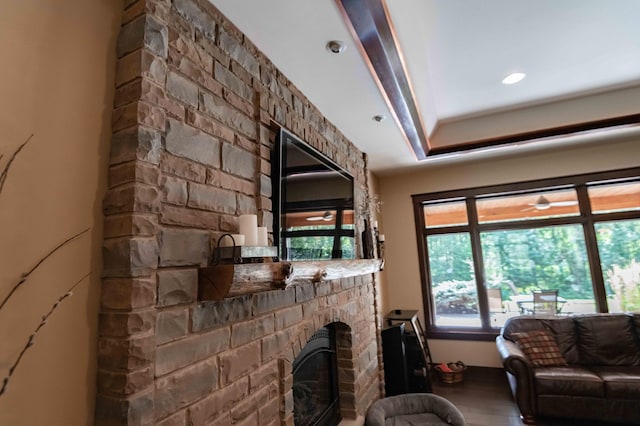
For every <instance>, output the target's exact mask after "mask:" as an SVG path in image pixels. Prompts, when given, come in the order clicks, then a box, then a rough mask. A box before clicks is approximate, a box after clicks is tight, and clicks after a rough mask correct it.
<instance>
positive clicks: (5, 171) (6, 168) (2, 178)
mask: <svg viewBox="0 0 640 426" xmlns="http://www.w3.org/2000/svg"><path fill="white" fill-rule="evenodd" d="M32 137H33V133H32V134H31V135H30V136H29V137H28V138H27V140H26V141H24V143H23V144H22V145H20V146H19V147H18V149H16V151H15V152H14V153H13V154H12V155H11V158H9V161H8V162H7V164H6V165H5V166H4V169H3V170H2V173H0V194H1V193H2V187H3V186H4V181H5V179H7V174H9V168H10V167H11V163H13V160H15V159H16V157H17V156H18V154H19V153H20V151H22V148H24V146H25V145H26V144H27V143H29V141H30V140H31V138H32ZM1 158H2V156H0V159H1Z"/></svg>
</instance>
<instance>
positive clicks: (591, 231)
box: [412, 167, 640, 340]
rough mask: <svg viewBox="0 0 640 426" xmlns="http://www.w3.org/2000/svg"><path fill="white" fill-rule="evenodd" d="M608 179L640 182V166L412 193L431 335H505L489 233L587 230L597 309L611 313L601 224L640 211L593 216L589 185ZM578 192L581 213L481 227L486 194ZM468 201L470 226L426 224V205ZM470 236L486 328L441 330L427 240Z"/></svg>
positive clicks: (639, 214)
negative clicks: (499, 322)
mask: <svg viewBox="0 0 640 426" xmlns="http://www.w3.org/2000/svg"><path fill="white" fill-rule="evenodd" d="M607 181H620V182H623V181H629V182H631V181H640V167H636V168H629V169H623V170H616V171H608V172H597V173H586V174H580V175H573V176H564V177H558V178H548V179H537V180H532V181H521V182H516V183H509V184H500V185H490V186H481V187H475V188H468V189H461V190H451V191H440V192H433V193H425V194H414V195H412V200H413V210H414V219H415V226H416V240H417V244H418V256H419V260H420V265H419V269H420V281H421V288H422V301H423V309H424V314H425V321H426V323H427V324H426V333H427V336H428V337H430V338H438V339H455V340H493V339H495V337H496V336H497V335H498V334H499V329H498V328H495V327H492V326H491V321H490V312H489V303H488V299H487V293H486V287H485V275H484V272H485V271H484V264H483V256H482V254H483V253H482V245H481V241H480V234H481V233H482V232H485V231H493V230H509V229H531V228H541V227H547V226H554V225H570V224H579V225H581V226H582V229H583V232H584V238H585V245H586V250H587V259H588V261H589V272H590V275H591V282H592V287H593V294H594V300H595V303H596V311H597V312H602V313H606V312H608V306H607V296H606V290H605V282H604V276H603V272H602V269H601V263H600V254H599V251H598V244H597V239H596V231H595V226H594V224H595V223H598V222H609V221H617V220H629V219H640V210H636V211H624V212H612V213H592V212H591V204H590V201H589V194H588V191H587V189H588V187H589V186H590V185H594V184H600V183H602V184H604V183H606V182H607ZM561 188H573V189H575V190H576V194H577V198H578V207H579V211H580V214H579V215H575V216H562V217H554V218H543V219H539V218H536V219H527V220H514V221H504V222H490V223H478V216H477V210H476V207H475V202H476V199H477V198H479V197H482V196H485V195H491V194H496V195H498V194H500V195H509V194H524V193H527V192H532V193H533V192H540V191H544V190H552V189H561ZM453 199H458V200H461V199H463V200H465V202H466V207H467V218H468V224H467V225H456V226H446V227H440V228H427V227H426V226H425V219H424V210H423V206H424V204H425V203H428V202H433V201H444V200H453ZM460 232H465V233H469V236H470V241H471V251H472V258H473V263H474V274H475V277H476V290H477V295H478V309H479V311H480V312H479V314H480V321H481V327H480V328H477V327H459V326H455V327H453V326H437V325H435V315H434V313H435V309H434V306H433V297H431V295H432V285H431V279H430V277H431V274H430V271H429V257H428V252H427V236H429V235H437V234H451V233H460Z"/></svg>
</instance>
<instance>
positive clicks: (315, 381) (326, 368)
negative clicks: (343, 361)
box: [293, 325, 341, 426]
mask: <svg viewBox="0 0 640 426" xmlns="http://www.w3.org/2000/svg"><path fill="white" fill-rule="evenodd" d="M335 336H336V332H335V329H334V327H333V326H331V325H328V326H325V327H322V328H320V329H319V330H318V331H317V332H316V333H315V334H314V335H313V336H311V338H310V339H309V341H308V342H307V344H306V345H305V347H304V348H303V349H302V351H301V352H300V354H299V355H298V356H297V357H296V359H295V360H294V361H293V410H294V421H295V424H296V426H329V425H336V424H338V423H339V422H340V420H341V416H340V394H339V391H338V363H337V357H336V337H335Z"/></svg>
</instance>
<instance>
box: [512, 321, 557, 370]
mask: <svg viewBox="0 0 640 426" xmlns="http://www.w3.org/2000/svg"><path fill="white" fill-rule="evenodd" d="M512 336H513V338H514V339H515V341H516V343H517V344H518V346H520V349H522V352H524V354H525V355H526V356H527V358H529V361H531V364H533V366H534V367H552V366H560V365H567V360H565V359H564V357H563V356H562V354H561V353H560V348H558V343H557V342H556V338H555V337H554V336H553V334H551V332H550V331H547V330H534V331H527V332H523V333H513V334H512Z"/></svg>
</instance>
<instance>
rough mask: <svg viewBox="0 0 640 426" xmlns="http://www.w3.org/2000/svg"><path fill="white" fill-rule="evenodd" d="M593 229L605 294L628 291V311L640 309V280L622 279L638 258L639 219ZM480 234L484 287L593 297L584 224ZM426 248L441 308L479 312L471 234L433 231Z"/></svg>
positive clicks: (507, 294) (510, 292) (508, 291)
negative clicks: (602, 273)
mask: <svg viewBox="0 0 640 426" xmlns="http://www.w3.org/2000/svg"><path fill="white" fill-rule="evenodd" d="M595 228H596V233H597V241H598V249H599V254H600V259H601V265H602V270H603V272H604V274H605V279H606V283H607V287H608V288H607V292H608V293H609V294H611V295H616V297H618V298H620V297H622V295H624V304H625V305H624V307H623V309H624V310H635V311H638V310H640V279H639V280H636V281H633V280H630V279H627V278H623V277H626V276H627V275H628V274H632V273H633V272H632V271H635V269H633V268H637V265H638V263H637V262H640V220H628V221H615V222H603V223H598V224H596V227H595ZM480 238H481V248H482V256H483V263H484V274H485V276H484V278H485V285H486V286H487V287H489V288H501V289H502V295H503V297H505V298H508V297H510V296H513V295H517V294H529V293H531V292H532V291H533V290H542V289H558V291H559V294H560V296H562V297H564V298H565V299H592V300H593V298H594V295H593V286H592V280H591V273H590V268H589V261H588V257H587V249H586V245H585V239H584V231H583V227H582V226H581V225H562V226H548V227H543V228H532V229H512V230H498V231H488V232H483V233H481V235H480ZM427 246H428V250H429V272H430V276H431V283H432V285H433V289H434V296H435V300H436V301H437V308H438V312H439V313H445V312H447V311H448V312H453V311H456V313H460V311H462V310H468V311H470V312H473V311H474V309H475V310H476V311H477V306H476V302H475V298H476V287H475V275H474V267H473V256H472V252H471V240H470V236H469V234H468V233H456V234H438V235H430V236H428V237H427ZM616 265H628V266H626V267H618V266H616ZM633 265H636V266H633ZM607 271H609V272H607ZM625 274H626V275H625ZM634 276H635V275H634ZM621 300H622V299H621Z"/></svg>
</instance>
